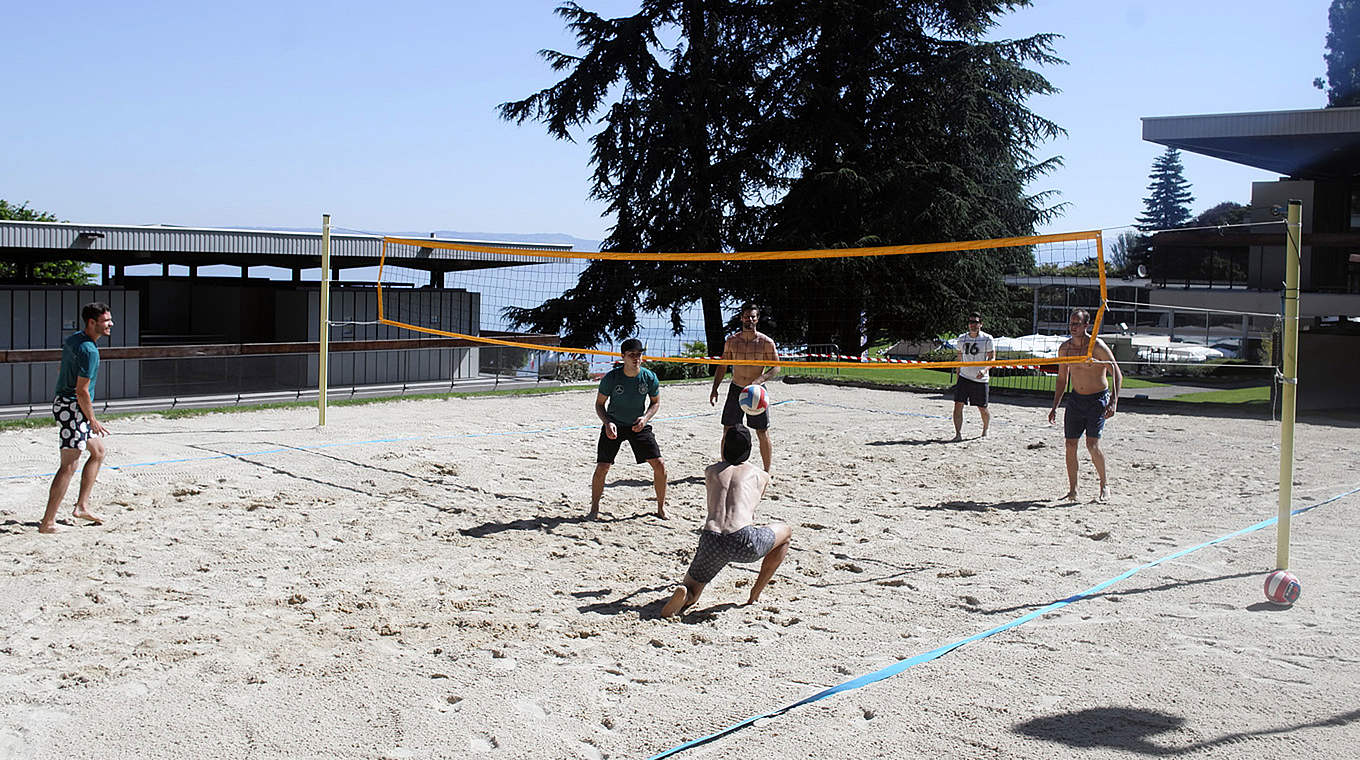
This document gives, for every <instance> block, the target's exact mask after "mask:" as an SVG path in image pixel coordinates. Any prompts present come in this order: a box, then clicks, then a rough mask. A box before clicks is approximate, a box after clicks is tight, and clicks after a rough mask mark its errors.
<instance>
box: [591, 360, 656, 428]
mask: <svg viewBox="0 0 1360 760" xmlns="http://www.w3.org/2000/svg"><path fill="white" fill-rule="evenodd" d="M600 393H603V394H604V395H606V396H608V397H609V401H608V402H606V403H605V411H606V412H607V413H608V414H609V419H611V420H613V421H614V422H615V423H621V424H624V425H631V424H633V423H634V422H636V421H637V418H638V417H641V416H642V414H643V412H645V411H647V402H648V400H650V399H651V397H652V396H656V395H659V394H660V393H661V381H660V380H657V379H656V373H655V372H653V371H651V370H649V369H647V368H646V367H643V368H641V369H639V370H638V375H637V377H629V376H627V375H625V374H623V367H615V368H614V369H611V370H609V371H608V372H606V373H605V375H604V377H602V378H600Z"/></svg>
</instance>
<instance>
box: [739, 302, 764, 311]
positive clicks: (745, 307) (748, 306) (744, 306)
mask: <svg viewBox="0 0 1360 760" xmlns="http://www.w3.org/2000/svg"><path fill="white" fill-rule="evenodd" d="M748 311H754V312H755V313H756V314H759V313H760V307H759V306H756V305H755V304H753V303H751V302H750V301H747V302H746V303H744V304H742V305H741V309H740V310H739V311H738V312H737V313H738V314H745V313H746V312H748Z"/></svg>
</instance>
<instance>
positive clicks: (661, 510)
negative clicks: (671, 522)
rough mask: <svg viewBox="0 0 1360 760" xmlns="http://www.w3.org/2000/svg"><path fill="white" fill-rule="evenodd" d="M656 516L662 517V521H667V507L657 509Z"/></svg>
mask: <svg viewBox="0 0 1360 760" xmlns="http://www.w3.org/2000/svg"><path fill="white" fill-rule="evenodd" d="M656 516H657V517H660V518H661V519H662V520H665V519H666V508H665V507H657V508H656Z"/></svg>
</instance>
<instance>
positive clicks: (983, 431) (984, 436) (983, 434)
mask: <svg viewBox="0 0 1360 760" xmlns="http://www.w3.org/2000/svg"><path fill="white" fill-rule="evenodd" d="M982 437H983V438H986V437H987V428H985V427H984V428H982Z"/></svg>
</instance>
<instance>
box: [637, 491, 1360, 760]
mask: <svg viewBox="0 0 1360 760" xmlns="http://www.w3.org/2000/svg"><path fill="white" fill-rule="evenodd" d="M1356 493H1360V488H1353V489H1351V490H1349V491H1346V492H1345V493H1340V494H1337V495H1336V496H1333V497H1331V498H1330V499H1327V500H1326V501H1320V502H1318V503H1317V504H1310V505H1308V506H1306V507H1299V508H1298V509H1295V510H1294V511H1292V512H1290V514H1291V515H1297V514H1302V513H1304V512H1307V511H1308V510H1310V509H1317V508H1318V507H1320V506H1322V505H1324V504H1330V503H1332V502H1334V501H1337V500H1339V499H1342V498H1345V497H1347V496H1350V495H1352V494H1356ZM1278 520H1279V517H1272V518H1270V519H1269V520H1262V521H1261V522H1258V523H1256V524H1255V525H1249V526H1247V527H1245V528H1242V529H1241V530H1237V531H1234V532H1232V533H1229V534H1227V535H1225V536H1219V537H1218V538H1215V539H1213V540H1212V541H1205V542H1204V543H1202V544H1198V545H1196V546H1192V547H1190V548H1189V549H1182V550H1180V551H1178V552H1176V553H1174V554H1168V555H1166V556H1165V557H1161V558H1158V559H1154V560H1152V561H1151V562H1147V563H1144V564H1142V565H1139V566H1137V567H1135V568H1133V569H1131V570H1128V571H1126V572H1123V573H1120V574H1119V575H1116V576H1115V577H1113V578H1111V579H1109V580H1107V581H1102V582H1100V583H1097V584H1096V585H1094V586H1092V587H1090V588H1088V589H1086V590H1085V591H1082V592H1080V593H1076V594H1073V595H1072V596H1069V597H1067V598H1066V599H1060V600H1058V601H1056V602H1053V603H1052V604H1050V605H1048V606H1046V607H1042V608H1040V609H1037V610H1035V611H1033V612H1030V613H1028V614H1025V615H1021V616H1020V617H1018V618H1016V619H1015V620H1012V621H1010V622H1009V623H1003V624H1002V625H999V626H997V627H995V628H993V629H991V630H988V631H983V632H982V633H978V634H974V635H972V636H969V637H968V638H966V639H959V640H958V641H955V642H954V643H952V644H945V645H944V646H942V647H939V648H937V649H932V650H930V651H929V652H925V653H922V654H918V655H916V656H914V657H908V658H907V659H905V660H899V661H897V662H895V663H893V664H892V665H889V666H887V667H885V668H882V669H880V670H876V671H874V672H872V673H868V674H865V675H862V676H859V677H858V678H853V679H851V680H849V681H846V682H845V683H842V684H838V685H836V686H832V687H831V688H829V689H824V690H822V691H819V692H817V693H816V694H813V695H812V696H810V697H805V698H803V699H800V700H798V701H797V702H794V703H792V704H789V705H785V706H784V707H781V708H779V709H777V710H772V711H770V712H767V713H764V714H761V715H756V716H753V717H750V718H747V719H746V720H743V721H741V722H740V723H734V724H732V725H730V726H728V727H727V728H724V729H722V730H720V731H716V732H714V733H711V734H709V735H708V736H704V737H701V738H698V739H694V740H693V741H688V742H685V743H684V744H681V745H678V746H676V747H672V748H671V749H668V750H666V751H665V752H661V753H659V754H656V755H652V756H651V757H650V758H648V760H660V758H664V757H670V756H672V755H675V754H678V753H680V752H684V751H685V750H687V749H691V748H693V747H697V746H699V745H700V744H706V743H708V742H711V741H713V740H714V739H719V738H721V737H723V736H727V735H728V734H731V733H733V732H735V731H738V730H740V729H743V728H745V727H747V726H749V725H752V724H753V723H756V722H758V721H761V720H765V719H766V718H774V717H777V716H780V715H783V714H784V713H786V712H788V711H789V710H792V709H794V708H795V707H800V706H802V705H806V704H808V703H810V702H816V701H817V700H820V699H826V698H827V697H829V696H831V695H833V694H839V693H841V692H843V691H851V690H853V689H858V688H860V687H861V686H867V685H869V684H871V683H874V682H876V681H882V680H883V679H885V678H889V677H891V676H895V675H897V674H898V673H901V672H902V671H904V670H906V669H907V668H910V667H912V666H913V665H920V664H921V663H923V662H930V661H931V660H937V659H939V658H941V657H943V656H945V655H946V654H949V653H950V652H952V651H954V650H955V649H958V648H959V647H961V646H963V645H965V644H971V643H973V642H975V641H981V640H982V639H985V638H987V637H989V636H995V635H996V634H998V633H1002V632H1003V631H1008V630H1010V629H1012V628H1015V627H1017V626H1020V625H1024V624H1025V623H1028V622H1029V621H1031V620H1033V619H1035V618H1037V617H1041V616H1043V615H1047V614H1048V613H1050V612H1053V611H1055V610H1059V609H1062V608H1063V607H1066V606H1067V605H1069V604H1072V603H1073V602H1079V601H1081V600H1082V599H1086V598H1088V597H1091V596H1094V595H1096V594H1098V593H1100V592H1101V591H1104V590H1105V589H1107V588H1109V587H1110V586H1113V585H1114V584H1116V583H1118V582H1120V581H1122V580H1126V579H1128V578H1129V577H1130V576H1132V575H1133V574H1134V573H1137V572H1138V571H1140V570H1146V569H1148V568H1150V567H1155V566H1156V565H1160V564H1162V563H1163V562H1170V561H1171V560H1173V559H1178V558H1180V557H1184V556H1185V555H1187V554H1190V553H1192V552H1197V551H1199V550H1200V549H1203V548H1205V547H1207V546H1213V545H1214V544H1221V543H1223V542H1224V541H1228V540H1230V539H1233V538H1236V537H1238V536H1241V535H1245V534H1247V533H1252V532H1255V531H1258V530H1260V529H1262V528H1265V527H1268V526H1270V525H1274V524H1275V522H1276V521H1278Z"/></svg>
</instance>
